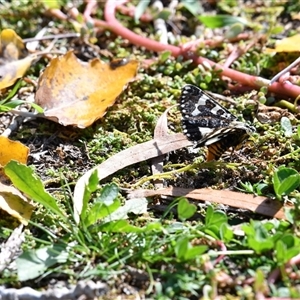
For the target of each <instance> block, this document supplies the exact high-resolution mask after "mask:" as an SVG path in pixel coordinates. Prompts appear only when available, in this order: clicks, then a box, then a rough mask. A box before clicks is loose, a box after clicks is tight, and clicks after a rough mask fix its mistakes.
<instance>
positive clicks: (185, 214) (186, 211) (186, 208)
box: [177, 198, 197, 221]
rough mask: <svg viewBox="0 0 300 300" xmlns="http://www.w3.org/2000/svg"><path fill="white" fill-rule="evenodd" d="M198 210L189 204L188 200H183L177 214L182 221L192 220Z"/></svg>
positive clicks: (180, 201) (179, 204)
mask: <svg viewBox="0 0 300 300" xmlns="http://www.w3.org/2000/svg"><path fill="white" fill-rule="evenodd" d="M196 210H197V207H196V205H194V204H192V203H189V201H188V200H187V199H186V198H181V199H180V200H179V202H178V206H177V213H178V217H179V219H180V220H181V221H184V220H186V219H189V218H191V217H192V216H193V215H194V214H195V212H196Z"/></svg>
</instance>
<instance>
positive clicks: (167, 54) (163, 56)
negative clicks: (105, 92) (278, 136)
mask: <svg viewBox="0 0 300 300" xmlns="http://www.w3.org/2000/svg"><path fill="white" fill-rule="evenodd" d="M171 54H172V53H171V51H164V52H162V53H161V54H160V56H159V60H160V62H161V63H164V62H165V61H166V60H167V59H169V58H170V56H171ZM299 127H300V126H299Z"/></svg>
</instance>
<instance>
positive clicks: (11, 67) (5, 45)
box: [0, 29, 36, 90]
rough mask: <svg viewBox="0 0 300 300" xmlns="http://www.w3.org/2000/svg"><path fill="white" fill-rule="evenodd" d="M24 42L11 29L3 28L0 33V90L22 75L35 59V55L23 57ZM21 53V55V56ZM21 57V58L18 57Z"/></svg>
mask: <svg viewBox="0 0 300 300" xmlns="http://www.w3.org/2000/svg"><path fill="white" fill-rule="evenodd" d="M24 48H25V47H24V44H23V42H22V39H21V38H20V37H19V36H18V35H17V34H16V33H15V32H14V31H13V30H12V29H4V30H2V31H1V34H0V90H2V89H4V88H6V87H9V86H11V85H13V84H14V83H15V81H16V80H17V79H19V78H21V77H23V76H24V74H25V72H26V71H27V70H28V68H29V67H30V66H31V63H32V62H33V61H34V60H35V59H36V55H29V56H27V57H25V58H23V56H24V55H23V50H24ZM22 55H23V56H22ZM21 57H22V59H20V58H21Z"/></svg>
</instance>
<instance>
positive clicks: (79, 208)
mask: <svg viewBox="0 0 300 300" xmlns="http://www.w3.org/2000/svg"><path fill="white" fill-rule="evenodd" d="M87 175H88V177H87V178H85V180H79V181H78V182H77V184H76V188H77V190H78V191H79V192H78V194H80V195H82V197H75V198H73V213H74V220H75V222H76V223H77V224H78V223H79V221H80V220H84V219H85V218H86V210H87V205H88V202H89V201H90V199H91V195H92V193H93V192H95V191H96V190H97V189H98V183H99V180H100V178H99V174H98V171H97V170H94V171H93V172H90V173H86V174H85V176H87Z"/></svg>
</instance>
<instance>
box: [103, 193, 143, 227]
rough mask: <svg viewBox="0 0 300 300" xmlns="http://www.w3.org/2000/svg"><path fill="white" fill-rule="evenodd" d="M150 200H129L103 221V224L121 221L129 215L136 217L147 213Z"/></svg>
mask: <svg viewBox="0 0 300 300" xmlns="http://www.w3.org/2000/svg"><path fill="white" fill-rule="evenodd" d="M147 207H148V200H147V199H146V198H134V199H129V200H127V201H126V202H125V204H124V205H123V206H121V207H119V208H118V209H117V210H116V211H114V212H113V213H111V214H110V215H108V216H107V217H106V218H104V219H103V222H110V221H114V220H121V219H126V218H128V214H129V213H133V214H136V215H139V214H144V213H146V212H147Z"/></svg>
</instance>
